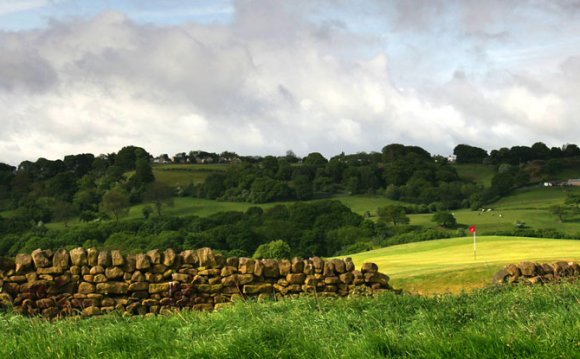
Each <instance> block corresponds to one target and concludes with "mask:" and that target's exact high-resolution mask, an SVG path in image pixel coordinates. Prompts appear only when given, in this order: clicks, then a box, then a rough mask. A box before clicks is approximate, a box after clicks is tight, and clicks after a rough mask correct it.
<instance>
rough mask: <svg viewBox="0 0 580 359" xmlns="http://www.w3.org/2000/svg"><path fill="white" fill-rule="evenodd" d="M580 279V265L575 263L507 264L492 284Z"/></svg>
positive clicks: (538, 282) (496, 275) (537, 282)
mask: <svg viewBox="0 0 580 359" xmlns="http://www.w3.org/2000/svg"><path fill="white" fill-rule="evenodd" d="M579 278H580V264H578V263H575V262H564V261H560V262H555V263H532V262H521V263H520V264H519V265H516V264H508V265H507V266H505V267H504V268H503V269H502V270H500V271H499V272H497V273H496V274H495V276H494V277H493V281H494V283H497V284H503V283H526V284H541V283H550V282H560V281H576V280H578V279H579Z"/></svg>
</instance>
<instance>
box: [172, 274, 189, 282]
mask: <svg viewBox="0 0 580 359" xmlns="http://www.w3.org/2000/svg"><path fill="white" fill-rule="evenodd" d="M171 279H172V280H174V281H176V282H181V283H189V282H191V276H190V275H189V274H181V273H173V274H172V276H171Z"/></svg>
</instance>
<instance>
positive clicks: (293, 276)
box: [286, 273, 306, 284]
mask: <svg viewBox="0 0 580 359" xmlns="http://www.w3.org/2000/svg"><path fill="white" fill-rule="evenodd" d="M305 279H306V274H304V273H290V274H288V275H286V281H287V282H288V283H289V284H303V283H304V280H305Z"/></svg>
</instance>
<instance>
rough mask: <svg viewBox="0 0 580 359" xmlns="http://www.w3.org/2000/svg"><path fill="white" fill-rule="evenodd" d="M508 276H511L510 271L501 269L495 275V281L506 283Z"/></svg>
mask: <svg viewBox="0 0 580 359" xmlns="http://www.w3.org/2000/svg"><path fill="white" fill-rule="evenodd" d="M507 277H509V273H508V272H507V271H506V270H505V269H500V270H499V271H498V272H497V273H496V274H495V275H494V276H493V283H496V284H502V283H505V281H506V279H507Z"/></svg>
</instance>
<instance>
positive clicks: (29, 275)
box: [15, 272, 38, 282]
mask: <svg viewBox="0 0 580 359" xmlns="http://www.w3.org/2000/svg"><path fill="white" fill-rule="evenodd" d="M25 277H26V281H27V282H34V281H36V280H37V279H38V274H36V272H29V273H26V275H25ZM15 282H17V281H15Z"/></svg>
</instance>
